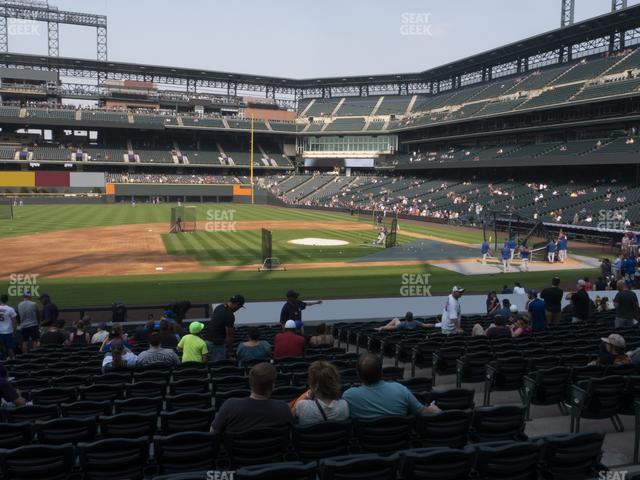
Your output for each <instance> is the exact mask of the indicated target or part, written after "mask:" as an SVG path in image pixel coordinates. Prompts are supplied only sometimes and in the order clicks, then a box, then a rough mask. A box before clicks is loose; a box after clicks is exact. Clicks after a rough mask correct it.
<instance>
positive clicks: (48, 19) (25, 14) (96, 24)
mask: <svg viewBox="0 0 640 480" xmlns="http://www.w3.org/2000/svg"><path fill="white" fill-rule="evenodd" d="M0 18H4V20H0V51H4V52H6V51H8V41H7V40H4V41H3V35H2V22H4V27H5V28H4V32H5V35H4V36H5V37H6V36H7V35H6V32H7V28H6V22H7V18H15V19H20V20H28V21H32V22H44V23H46V24H47V30H48V37H49V56H50V57H57V56H58V55H59V50H60V48H59V46H60V43H59V35H58V33H59V26H60V24H61V23H62V24H67V25H79V26H82V27H93V28H96V30H97V59H98V60H100V61H106V60H107V17H106V16H105V15H94V14H91V13H81V12H69V11H64V10H58V9H57V8H56V7H49V6H45V5H42V6H40V5H30V4H28V3H24V4H21V3H19V2H10V1H0ZM4 46H6V47H7V48H5V49H4V50H3V48H4Z"/></svg>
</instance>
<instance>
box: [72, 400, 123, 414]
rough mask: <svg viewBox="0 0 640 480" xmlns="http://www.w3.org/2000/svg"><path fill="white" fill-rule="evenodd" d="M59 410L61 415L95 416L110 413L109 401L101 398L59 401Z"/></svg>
mask: <svg viewBox="0 0 640 480" xmlns="http://www.w3.org/2000/svg"><path fill="white" fill-rule="evenodd" d="M60 412H61V413H62V416H63V417H74V418H85V417H93V418H96V417H98V416H100V415H103V416H109V415H111V413H112V412H111V402H110V401H109V400H103V401H102V402H90V401H82V400H81V401H79V402H73V403H61V404H60Z"/></svg>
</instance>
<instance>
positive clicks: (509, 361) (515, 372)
mask: <svg viewBox="0 0 640 480" xmlns="http://www.w3.org/2000/svg"><path fill="white" fill-rule="evenodd" d="M495 366H496V368H497V373H496V378H495V382H494V385H493V388H494V390H503V391H509V390H518V389H519V388H521V387H522V381H523V379H524V376H525V375H526V373H527V360H526V359H525V358H523V357H508V358H503V359H501V360H498V361H496V363H495Z"/></svg>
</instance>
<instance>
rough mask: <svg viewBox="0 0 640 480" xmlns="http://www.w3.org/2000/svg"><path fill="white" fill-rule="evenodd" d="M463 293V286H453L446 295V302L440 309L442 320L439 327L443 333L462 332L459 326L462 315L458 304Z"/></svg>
mask: <svg viewBox="0 0 640 480" xmlns="http://www.w3.org/2000/svg"><path fill="white" fill-rule="evenodd" d="M463 293H464V288H460V287H457V286H456V287H453V288H452V289H451V294H450V295H449V296H448V297H447V303H446V304H445V306H444V310H443V311H442V321H441V323H440V328H441V329H442V333H444V334H445V335H455V334H456V333H462V328H461V327H460V317H461V316H462V307H461V306H460V297H461V296H462V294H463Z"/></svg>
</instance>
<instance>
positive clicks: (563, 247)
mask: <svg viewBox="0 0 640 480" xmlns="http://www.w3.org/2000/svg"><path fill="white" fill-rule="evenodd" d="M568 243H569V241H568V240H567V236H566V235H565V234H564V233H562V230H560V235H559V236H558V260H559V261H560V263H564V261H565V260H566V259H567V244H568Z"/></svg>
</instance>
